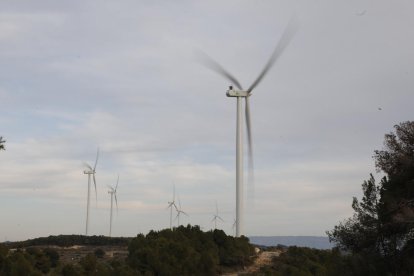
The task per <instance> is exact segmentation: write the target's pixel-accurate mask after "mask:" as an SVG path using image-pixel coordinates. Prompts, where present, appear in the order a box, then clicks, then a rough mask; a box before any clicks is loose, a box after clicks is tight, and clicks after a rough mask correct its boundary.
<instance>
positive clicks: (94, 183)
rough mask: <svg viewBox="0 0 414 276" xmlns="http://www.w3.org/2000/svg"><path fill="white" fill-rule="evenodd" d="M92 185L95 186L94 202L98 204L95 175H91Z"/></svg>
mask: <svg viewBox="0 0 414 276" xmlns="http://www.w3.org/2000/svg"><path fill="white" fill-rule="evenodd" d="M93 185H94V186H95V198H96V202H98V192H97V191H96V179H95V173H94V174H93Z"/></svg>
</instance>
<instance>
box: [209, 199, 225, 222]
mask: <svg viewBox="0 0 414 276" xmlns="http://www.w3.org/2000/svg"><path fill="white" fill-rule="evenodd" d="M217 220H221V221H222V222H224V220H223V219H222V218H221V217H220V216H219V211H218V206H217V201H216V213H215V214H214V215H213V219H212V220H211V221H212V222H213V221H214V229H217Z"/></svg>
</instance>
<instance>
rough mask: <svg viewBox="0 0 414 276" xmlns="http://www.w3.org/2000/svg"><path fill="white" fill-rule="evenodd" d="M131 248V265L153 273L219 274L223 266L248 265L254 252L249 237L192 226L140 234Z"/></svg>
mask: <svg viewBox="0 0 414 276" xmlns="http://www.w3.org/2000/svg"><path fill="white" fill-rule="evenodd" d="M128 250H129V256H128V263H129V265H130V266H131V267H132V268H134V269H136V270H137V271H139V272H140V273H142V274H146V273H149V274H151V275H152V274H154V275H195V274H197V275H216V274H217V272H218V270H219V265H226V266H231V265H240V264H247V262H248V261H249V258H250V256H251V255H252V252H253V249H252V247H251V246H250V245H249V243H248V240H247V238H233V237H229V236H227V235H226V234H225V233H224V232H223V231H221V230H214V231H210V232H202V231H201V230H200V228H199V227H198V226H193V227H192V226H190V225H188V226H187V227H184V226H180V227H178V228H175V229H174V230H170V229H166V230H162V231H159V232H155V231H151V232H150V233H148V234H147V235H146V236H144V235H138V236H137V237H136V238H134V239H133V240H132V241H131V243H130V245H129V248H128ZM226 253H227V254H228V255H226Z"/></svg>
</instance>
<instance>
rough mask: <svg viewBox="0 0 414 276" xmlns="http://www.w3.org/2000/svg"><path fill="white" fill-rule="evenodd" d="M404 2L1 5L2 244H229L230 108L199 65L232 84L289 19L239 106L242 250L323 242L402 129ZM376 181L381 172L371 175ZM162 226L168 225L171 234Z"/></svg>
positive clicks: (407, 19) (411, 78)
mask: <svg viewBox="0 0 414 276" xmlns="http://www.w3.org/2000/svg"><path fill="white" fill-rule="evenodd" d="M413 9H414V3H413V2H412V1H410V0H397V1H389V0H387V1H385V0H381V1H379V0H375V1H374V0H373V1H360V0H359V1H356V0H355V1H328V0H326V1H322V0H313V1H308V0H306V1H305V0H303V1H300V0H297V1H287V0H286V1H270V0H269V1H264V0H263V1H127V0H125V1H52V0H50V1H16V0H13V1H12V0H10V1H8V0H2V1H1V2H0V61H1V66H0V136H3V137H4V138H5V139H6V140H7V142H6V151H3V152H1V153H0V176H1V178H0V206H1V211H0V221H1V227H0V240H1V241H4V240H21V239H27V238H34V237H39V236H48V235H57V234H83V233H84V231H85V218H86V194H87V176H86V175H85V174H83V170H84V169H85V168H84V166H83V162H88V163H91V164H93V163H94V159H95V155H96V151H97V147H100V150H101V154H100V159H99V162H98V165H97V172H96V179H97V189H98V190H97V192H98V197H97V202H96V201H95V199H94V197H92V201H91V211H90V227H89V230H90V231H89V233H90V234H95V235H107V234H108V232H109V206H110V195H109V194H108V187H107V186H108V185H114V184H115V182H116V178H117V174H119V175H120V180H119V188H118V200H119V202H118V203H119V210H118V213H117V215H116V216H115V217H114V225H113V235H115V236H134V235H136V234H137V233H140V232H141V233H147V232H148V231H149V230H150V229H156V230H159V229H163V228H167V227H169V211H168V210H167V209H166V207H167V202H168V201H170V200H171V199H172V191H173V183H175V187H176V193H177V194H178V195H179V198H180V201H181V205H182V209H183V210H184V211H185V212H187V213H188V214H189V217H183V218H182V219H181V221H180V222H182V223H184V224H187V223H191V224H198V225H200V226H201V227H202V229H204V230H208V229H211V228H212V227H213V223H212V222H211V220H212V218H213V214H214V212H215V202H217V204H218V207H219V212H220V216H221V217H222V218H223V219H224V222H222V223H219V224H218V227H219V228H222V229H223V230H225V231H226V232H227V233H228V234H232V233H233V229H232V225H233V221H234V218H235V124H236V121H235V118H236V117H235V116H236V101H235V99H234V98H228V97H226V96H225V92H226V90H227V87H228V85H230V84H231V83H229V82H228V81H227V80H225V79H223V78H222V77H221V76H219V75H218V74H216V73H214V72H212V71H210V70H208V69H207V68H206V67H205V66H203V65H202V64H200V63H199V62H198V61H197V54H196V53H197V52H198V51H200V50H201V51H203V52H206V53H208V54H209V55H210V56H211V57H213V58H214V59H215V60H217V61H218V62H220V63H221V64H222V65H223V66H224V67H225V68H226V69H228V70H229V71H230V72H232V73H233V74H234V75H235V76H237V78H238V79H239V80H240V81H241V83H242V84H243V85H244V86H249V85H250V84H251V82H253V80H254V79H255V78H256V77H257V75H258V73H259V72H260V70H261V69H262V68H263V66H264V64H265V63H266V61H267V59H268V58H269V56H270V54H271V52H272V51H273V48H274V46H275V45H276V43H277V41H278V40H279V38H280V36H281V34H282V32H283V30H284V28H285V26H286V25H287V23H288V21H289V18H290V17H291V15H292V14H296V17H297V18H298V22H299V29H298V32H297V33H296V36H295V37H294V39H293V40H292V42H291V44H290V45H289V47H288V48H287V49H286V51H285V52H284V53H283V55H282V56H281V57H280V59H279V60H278V61H277V63H276V64H275V66H274V67H273V69H272V70H271V71H270V72H269V74H268V75H267V76H266V78H265V79H264V80H263V81H262V83H260V85H259V86H258V87H257V88H256V90H255V91H254V94H253V96H252V98H251V109H252V123H253V138H254V154H255V177H256V181H255V187H254V196H253V195H252V194H253V193H251V191H252V190H253V189H252V187H250V186H249V185H247V184H246V187H245V190H246V214H245V234H246V235H325V231H326V230H330V229H332V228H333V226H334V225H335V224H337V223H338V222H339V221H341V220H343V219H345V218H346V217H349V216H350V215H351V214H352V209H351V206H350V205H351V201H352V196H360V195H361V191H360V190H361V189H360V187H361V183H362V182H363V180H364V179H367V178H368V177H369V173H375V167H374V161H373V159H372V155H373V151H374V150H375V149H381V148H382V147H383V137H384V134H385V133H388V132H390V131H392V129H393V125H395V124H397V123H399V122H402V121H406V120H411V119H413V102H414V93H413V92H414V91H413V88H414V52H413V49H414V31H413V28H412V26H414V17H413V16H412V11H413ZM376 176H377V177H380V175H376ZM175 223H177V221H175Z"/></svg>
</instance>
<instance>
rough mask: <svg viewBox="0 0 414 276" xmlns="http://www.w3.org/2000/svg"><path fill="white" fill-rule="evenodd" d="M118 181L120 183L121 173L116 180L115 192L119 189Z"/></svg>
mask: <svg viewBox="0 0 414 276" xmlns="http://www.w3.org/2000/svg"><path fill="white" fill-rule="evenodd" d="M118 183H119V174H118V179H117V180H116V186H115V192H116V189H118Z"/></svg>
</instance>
